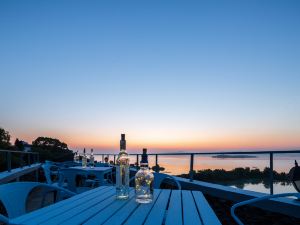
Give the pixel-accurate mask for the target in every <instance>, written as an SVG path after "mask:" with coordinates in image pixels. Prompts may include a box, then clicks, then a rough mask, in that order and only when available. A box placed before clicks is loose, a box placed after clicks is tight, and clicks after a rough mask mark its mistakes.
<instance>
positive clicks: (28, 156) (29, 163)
mask: <svg viewBox="0 0 300 225" xmlns="http://www.w3.org/2000/svg"><path fill="white" fill-rule="evenodd" d="M27 158H28V166H31V162H30V154H27Z"/></svg>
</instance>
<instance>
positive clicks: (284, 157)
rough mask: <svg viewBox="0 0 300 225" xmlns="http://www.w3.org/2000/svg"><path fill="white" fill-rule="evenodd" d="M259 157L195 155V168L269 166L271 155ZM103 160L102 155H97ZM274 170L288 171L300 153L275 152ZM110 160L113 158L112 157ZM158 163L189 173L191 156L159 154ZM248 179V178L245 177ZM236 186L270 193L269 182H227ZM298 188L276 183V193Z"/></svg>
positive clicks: (173, 172) (176, 172)
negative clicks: (221, 157)
mask: <svg viewBox="0 0 300 225" xmlns="http://www.w3.org/2000/svg"><path fill="white" fill-rule="evenodd" d="M256 156H257V158H227V159H220V158H212V157H211V156H195V157H194V170H203V169H225V170H231V169H234V168H237V167H250V168H258V169H260V170H263V169H264V168H265V167H269V155H256ZM96 158H97V159H98V160H102V157H101V156H97V157H96ZM273 159H274V170H276V171H277V172H286V173H288V172H289V170H290V169H291V168H292V167H293V166H294V161H295V160H297V161H298V162H299V163H300V154H275V155H274V156H273ZM110 160H113V158H112V157H111V158H110ZM135 162H136V156H131V157H130V163H131V164H134V163H135ZM158 164H159V165H160V166H161V167H164V168H165V171H163V172H164V173H168V174H171V175H179V174H183V173H189V169H190V156H158ZM154 165H155V156H149V166H150V167H152V166H154ZM245 179H246V178H245ZM225 185H229V186H232V187H236V188H242V189H245V190H252V191H258V192H263V193H270V190H269V186H268V184H263V183H257V182H255V181H251V182H250V181H243V182H240V181H237V182H236V183H231V184H225ZM295 191H296V190H295V189H294V187H293V186H292V184H286V183H285V184H284V183H280V182H279V183H274V193H284V192H295Z"/></svg>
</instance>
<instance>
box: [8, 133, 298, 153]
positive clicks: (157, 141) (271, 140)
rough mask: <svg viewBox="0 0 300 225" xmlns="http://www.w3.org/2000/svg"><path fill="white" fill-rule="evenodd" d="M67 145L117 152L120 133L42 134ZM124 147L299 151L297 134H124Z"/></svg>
mask: <svg viewBox="0 0 300 225" xmlns="http://www.w3.org/2000/svg"><path fill="white" fill-rule="evenodd" d="M39 136H48V137H53V138H58V139H59V140H61V141H63V142H65V143H67V144H68V146H69V148H70V149H79V150H80V149H83V148H87V149H90V148H93V149H94V150H95V151H98V152H112V151H117V150H118V149H119V140H120V137H119V134H117V135H114V136H111V135H109V134H105V133H101V134H95V133H75V132H73V133H72V134H71V133H68V134H65V133H56V132H45V133H44V134H43V135H39ZM16 137H18V138H19V139H22V140H25V141H28V142H29V143H31V142H32V141H33V140H35V139H36V138H37V137H38V135H36V134H28V133H24V134H22V133H20V134H17V136H13V135H12V138H11V142H12V143H14V140H15V138H16ZM126 140H127V148H128V149H131V150H132V151H135V152H138V151H139V150H140V149H142V148H148V149H149V152H176V151H222V150H251V149H253V150H263V149H299V148H300V139H299V137H298V135H297V134H289V135H285V136H283V135H282V134H264V135H263V134H260V133H257V134H244V135H242V134H239V135H238V134H226V135H224V134H223V135H221V134H215V135H214V134H209V135H206V136H205V135H202V136H200V135H195V134H194V135H191V134H186V135H180V134H178V133H177V134H175V133H174V134H171V135H167V136H166V135H164V136H163V135H162V134H161V133H160V134H158V135H149V134H146V135H145V136H142V135H141V134H134V133H129V134H127V133H126Z"/></svg>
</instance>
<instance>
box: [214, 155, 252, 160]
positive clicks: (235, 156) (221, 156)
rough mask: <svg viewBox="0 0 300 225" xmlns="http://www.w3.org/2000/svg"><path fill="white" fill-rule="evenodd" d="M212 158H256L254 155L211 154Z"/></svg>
mask: <svg viewBox="0 0 300 225" xmlns="http://www.w3.org/2000/svg"><path fill="white" fill-rule="evenodd" d="M212 158H217V159H245V158H246V159H247V158H257V156H255V155H213V156H212Z"/></svg>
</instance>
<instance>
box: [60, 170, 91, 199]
mask: <svg viewBox="0 0 300 225" xmlns="http://www.w3.org/2000/svg"><path fill="white" fill-rule="evenodd" d="M88 174H89V172H87V171H84V170H80V169H74V168H64V169H60V170H59V186H63V184H64V183H65V182H66V183H67V186H66V188H67V189H68V190H70V191H72V192H75V193H77V185H76V177H77V176H78V175H79V176H84V177H87V175H88Z"/></svg>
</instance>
